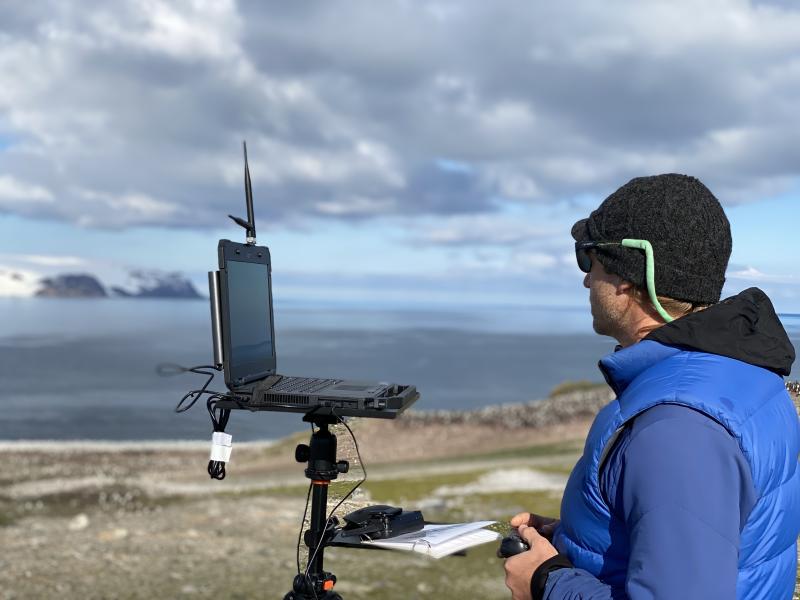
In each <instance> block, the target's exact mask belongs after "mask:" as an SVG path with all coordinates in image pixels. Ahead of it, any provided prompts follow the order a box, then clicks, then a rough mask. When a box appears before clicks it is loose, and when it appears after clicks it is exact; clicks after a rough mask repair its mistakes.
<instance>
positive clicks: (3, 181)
mask: <svg viewBox="0 0 800 600" xmlns="http://www.w3.org/2000/svg"><path fill="white" fill-rule="evenodd" d="M52 201H53V194H52V192H50V190H48V189H46V188H43V187H42V186H40V185H35V184H32V183H27V182H24V181H20V180H18V179H16V178H14V177H12V176H10V175H0V207H2V206H3V205H5V206H13V205H28V206H30V205H31V204H47V203H50V202H52Z"/></svg>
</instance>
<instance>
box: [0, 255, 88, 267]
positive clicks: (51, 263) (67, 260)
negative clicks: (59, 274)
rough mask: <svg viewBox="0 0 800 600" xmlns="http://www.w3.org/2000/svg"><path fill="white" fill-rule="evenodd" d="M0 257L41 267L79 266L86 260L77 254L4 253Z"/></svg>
mask: <svg viewBox="0 0 800 600" xmlns="http://www.w3.org/2000/svg"><path fill="white" fill-rule="evenodd" d="M0 258H11V259H13V260H15V261H18V262H22V263H27V264H31V265H37V266H41V267H81V266H83V265H85V264H86V260H85V259H83V258H80V257H77V256H49V255H42V254H4V255H0Z"/></svg>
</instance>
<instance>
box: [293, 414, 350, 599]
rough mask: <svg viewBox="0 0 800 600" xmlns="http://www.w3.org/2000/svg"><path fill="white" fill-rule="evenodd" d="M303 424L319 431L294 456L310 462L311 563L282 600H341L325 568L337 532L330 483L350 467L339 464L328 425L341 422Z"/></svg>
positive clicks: (317, 419) (324, 419) (322, 419)
mask: <svg viewBox="0 0 800 600" xmlns="http://www.w3.org/2000/svg"><path fill="white" fill-rule="evenodd" d="M303 420H304V421H307V422H310V423H313V424H314V425H316V426H317V427H318V428H319V429H318V430H317V431H316V432H315V433H314V434H313V435H312V436H311V442H310V444H308V445H306V444H299V445H298V446H297V448H296V449H295V453H294V457H295V459H296V460H297V462H299V463H308V467H307V468H306V470H305V474H306V477H308V478H309V479H310V480H311V486H312V490H311V494H312V495H311V524H310V526H309V529H307V530H306V532H305V534H304V536H303V541H304V542H305V544H306V546H308V551H309V561H308V567H307V568H306V574H303V573H299V574H298V575H297V576H296V577H295V578H294V581H293V582H292V591H291V592H289V593H288V594H286V595H285V596H284V597H283V600H342V597H341V596H340V595H339V594H337V593H336V592H334V591H333V586H334V585H335V584H336V576H335V575H334V574H333V573H327V572H326V571H325V570H324V569H323V566H322V561H323V555H324V552H325V546H326V545H327V542H328V541H329V540H330V538H331V537H332V536H333V534H334V533H335V526H334V525H333V524H329V523H328V521H327V516H326V511H327V505H328V484H330V482H331V481H333V480H334V479H336V478H337V477H338V476H339V473H347V471H348V469H349V468H350V465H349V464H348V463H347V461H345V460H341V461H338V462H337V461H336V436H335V435H334V434H332V433H331V432H330V431H328V426H329V425H335V424H336V423H338V422H339V421H340V419H339V417H335V416H331V415H327V416H321V415H306V416H304V417H303Z"/></svg>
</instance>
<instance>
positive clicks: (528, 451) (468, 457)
mask: <svg viewBox="0 0 800 600" xmlns="http://www.w3.org/2000/svg"><path fill="white" fill-rule="evenodd" d="M582 448H583V441H582V440H570V441H566V442H554V443H551V444H538V445H533V446H527V447H525V448H512V449H509V450H497V451H495V452H486V453H482V454H481V453H475V454H462V455H461V456H455V457H452V458H447V462H473V461H475V460H502V459H516V458H541V457H547V456H555V455H559V454H579V453H580V451H581V449H582ZM425 462H426V463H427V462H437V461H425ZM420 464H423V463H420Z"/></svg>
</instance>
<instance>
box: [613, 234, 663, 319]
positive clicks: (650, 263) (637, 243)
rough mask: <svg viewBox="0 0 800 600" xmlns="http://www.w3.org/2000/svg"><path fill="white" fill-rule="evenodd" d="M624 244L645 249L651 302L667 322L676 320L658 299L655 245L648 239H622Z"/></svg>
mask: <svg viewBox="0 0 800 600" xmlns="http://www.w3.org/2000/svg"><path fill="white" fill-rule="evenodd" d="M622 245H623V246H625V247H626V248H636V249H637V250H643V251H644V255H645V258H646V259H647V267H646V279H647V293H648V294H650V302H652V303H653V306H655V308H656V311H657V312H658V314H659V315H661V318H662V319H664V320H665V321H666V322H667V323H671V322H672V321H674V320H675V319H674V317H672V316H671V315H670V314H669V313H668V312H667V311H666V310H664V307H663V306H661V303H660V302H659V301H658V296H656V282H655V279H656V260H655V256H654V254H653V246H652V244H651V243H650V242H648V241H647V240H631V239H625V240H622Z"/></svg>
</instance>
